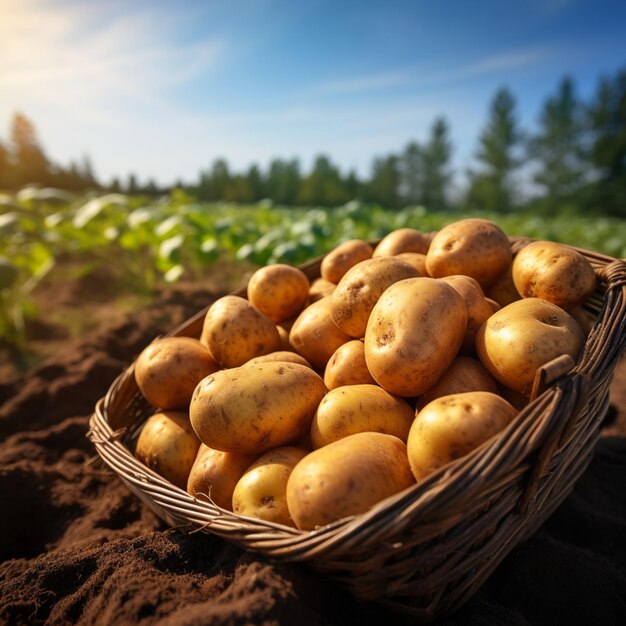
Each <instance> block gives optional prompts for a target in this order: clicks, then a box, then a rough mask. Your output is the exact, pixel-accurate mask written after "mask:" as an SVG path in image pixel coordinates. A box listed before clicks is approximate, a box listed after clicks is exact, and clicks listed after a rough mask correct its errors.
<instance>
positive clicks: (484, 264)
mask: <svg viewBox="0 0 626 626" xmlns="http://www.w3.org/2000/svg"><path fill="white" fill-rule="evenodd" d="M511 258H512V254H511V245H510V243H509V240H508V239H507V236H506V235H505V234H504V232H503V231H502V229H501V228H500V227H499V226H498V225H497V224H496V223H494V222H492V221H490V220H484V219H480V218H469V219H464V220H459V221H457V222H453V223H452V224H448V225H447V226H444V227H443V228H442V229H441V230H440V231H439V232H438V233H437V234H436V235H435V236H434V238H433V240H432V243H431V244H430V248H429V249H428V254H427V255H426V268H427V269H428V274H429V275H430V276H433V277H434V278H442V277H443V276H451V275H453V274H465V275H466V276H471V277H472V278H475V279H476V280H477V281H478V282H479V283H480V285H481V287H483V288H485V287H488V286H489V285H490V284H491V283H493V282H494V281H495V280H496V279H497V278H498V276H500V274H502V273H503V272H505V271H506V270H507V269H508V268H509V266H510V265H511Z"/></svg>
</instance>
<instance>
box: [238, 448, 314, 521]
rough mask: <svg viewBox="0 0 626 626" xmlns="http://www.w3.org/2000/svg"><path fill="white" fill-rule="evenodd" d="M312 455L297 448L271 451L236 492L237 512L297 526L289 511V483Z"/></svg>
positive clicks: (244, 479)
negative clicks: (295, 468) (290, 477)
mask: <svg viewBox="0 0 626 626" xmlns="http://www.w3.org/2000/svg"><path fill="white" fill-rule="evenodd" d="M307 454H308V452H306V451H305V450H301V449H300V448H296V447H293V446H284V447H281V448H276V449H274V450H270V451H269V452H266V453H265V454H264V455H262V456H261V457H260V458H259V459H258V460H257V461H255V462H254V463H253V464H252V465H251V466H250V467H249V468H248V469H247V470H246V472H245V473H244V474H243V476H242V477H241V478H240V479H239V482H238V483H237V485H236V486H235V489H234V491H233V500H232V505H233V512H234V513H236V514H237V515H244V516H245V517H255V518H257V519H262V520H265V521H266V522H274V523H275V524H283V525H285V526H295V524H294V522H293V520H292V519H291V516H290V515H289V509H288V508H287V481H288V480H289V476H290V475H291V472H292V471H293V468H294V467H295V466H296V465H297V463H298V462H299V461H301V460H302V459H303V458H304V457H305V456H306V455H307Z"/></svg>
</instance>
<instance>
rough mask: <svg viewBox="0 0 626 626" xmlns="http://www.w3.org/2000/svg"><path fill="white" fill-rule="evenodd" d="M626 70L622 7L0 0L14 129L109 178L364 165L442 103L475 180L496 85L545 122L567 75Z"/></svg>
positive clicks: (0, 47)
mask: <svg viewBox="0 0 626 626" xmlns="http://www.w3.org/2000/svg"><path fill="white" fill-rule="evenodd" d="M625 66H626V3H625V2H618V1H613V2H608V1H603V0H595V1H593V2H592V1H589V0H525V1H524V2H506V1H497V0H491V1H486V0H485V1H483V0H476V1H471V0H466V1H460V0H459V1H451V0H439V1H436V0H432V1H426V0H422V1H419V0H414V1H413V2H392V1H389V2H370V1H362V2H356V1H349V2H339V1H337V0H336V1H334V2H333V1H326V0H317V1H309V0H303V1H299V2H298V1H293V0H292V1H284V0H229V1H224V2H215V1H212V2H195V1H188V2H173V1H172V2H158V1H152V2H149V1H142V0H125V1H121V0H92V1H90V2H81V1H79V0H0V139H5V140H6V139H7V135H8V125H9V120H10V117H11V114H12V112H13V111H15V110H19V111H21V112H23V113H24V114H26V115H27V116H28V117H30V118H31V119H32V120H33V122H34V123H35V125H36V127H37V129H38V131H39V135H40V138H41V140H42V143H43V145H44V146H45V148H46V149H47V151H48V153H49V155H50V156H51V157H53V158H54V159H56V160H58V161H61V162H68V161H69V160H70V159H72V158H76V157H79V156H80V155H81V154H85V153H88V154H89V155H90V156H91V157H92V160H93V163H94V166H95V169H96V173H97V174H98V175H99V176H100V178H101V179H103V180H105V181H106V180H109V179H110V178H111V177H112V176H114V175H121V176H126V175H127V174H128V172H130V171H134V172H136V173H137V174H138V175H139V178H140V179H141V180H145V179H147V178H148V177H154V178H156V179H157V180H159V181H160V182H162V183H171V182H173V181H174V180H175V179H176V178H179V177H180V178H183V179H185V180H188V181H191V180H195V179H196V177H197V173H198V170H199V169H200V168H202V167H206V166H208V165H209V164H210V163H211V162H212V161H213V159H215V158H216V157H217V156H224V157H226V158H227V160H228V161H229V163H230V164H231V166H232V167H233V169H235V170H240V169H243V168H244V167H247V166H248V165H249V164H250V163H252V162H258V163H260V164H261V165H262V166H263V167H265V166H266V165H267V164H268V162H269V159H270V158H271V157H273V156H281V157H286V158H291V157H298V158H300V160H301V163H302V166H303V168H304V169H308V168H309V167H310V165H311V163H312V160H313V157H314V156H315V155H316V154H319V153H320V152H325V153H327V154H329V155H330V156H331V157H332V158H333V160H334V161H335V162H336V163H338V164H339V165H340V167H341V168H342V170H344V171H346V170H348V169H350V168H355V169H356V170H357V171H358V172H359V173H360V174H362V175H367V174H368V173H369V170H370V165H371V162H372V159H373V157H374V156H378V155H384V154H388V153H391V152H398V151H400V150H401V149H402V147H403V146H404V145H405V144H406V142H407V141H408V140H410V139H416V140H418V141H423V140H425V139H426V137H427V135H428V131H429V128H430V126H431V125H432V122H433V120H434V119H435V117H436V116H438V115H443V116H445V117H446V118H447V120H448V122H449V123H450V126H451V133H452V138H453V141H454V146H455V152H454V166H455V167H456V169H457V171H458V173H459V176H458V177H457V183H462V175H461V174H462V172H463V171H464V170H465V168H466V167H468V166H469V165H470V164H471V162H472V155H473V153H474V151H475V149H476V142H477V137H478V133H479V132H480V129H481V128H482V126H483V125H484V123H485V120H486V116H487V108H488V105H489V101H490V99H491V98H492V96H493V94H494V92H495V90H496V89H497V88H498V87H500V86H504V85H506V86H508V87H509V88H510V89H511V90H512V91H513V93H514V95H515V96H516V98H517V101H518V112H519V118H520V121H521V123H522V124H523V125H524V126H525V127H526V128H527V129H528V130H532V128H533V126H534V124H535V123H536V120H537V117H538V115H539V111H540V107H541V104H542V102H543V101H544V100H545V98H546V97H547V96H548V95H550V94H551V93H552V92H553V91H554V90H555V88H556V85H557V83H558V81H559V80H560V78H561V77H562V76H563V75H564V74H566V73H567V74H570V75H571V76H573V78H574V79H575V81H576V84H577V88H578V92H579V94H580V95H581V96H582V97H584V98H588V97H589V96H590V95H591V94H592V93H593V91H594V89H595V85H596V83H597V79H598V77H599V76H600V75H605V74H611V73H614V72H615V71H617V70H618V69H619V68H621V67H625Z"/></svg>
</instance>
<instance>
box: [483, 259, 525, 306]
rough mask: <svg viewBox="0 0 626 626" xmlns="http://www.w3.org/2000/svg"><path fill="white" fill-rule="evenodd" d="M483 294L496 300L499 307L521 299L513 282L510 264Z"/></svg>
mask: <svg viewBox="0 0 626 626" xmlns="http://www.w3.org/2000/svg"><path fill="white" fill-rule="evenodd" d="M485 295H486V296H487V297H488V298H491V299H492V300H494V301H495V302H497V303H498V304H499V305H500V306H501V307H503V306H506V305H507V304H511V302H516V301H517V300H520V299H521V297H522V296H520V295H519V292H518V291H517V289H516V288H515V284H514V283H513V266H512V265H511V266H510V267H509V268H508V269H507V270H506V271H505V272H503V273H502V274H500V276H498V278H496V280H495V282H493V283H491V285H489V287H487V289H485Z"/></svg>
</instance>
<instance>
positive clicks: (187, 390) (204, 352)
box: [134, 337, 219, 410]
mask: <svg viewBox="0 0 626 626" xmlns="http://www.w3.org/2000/svg"><path fill="white" fill-rule="evenodd" d="M218 369H219V365H218V364H217V363H216V361H215V359H214V358H213V356H212V355H211V352H210V351H209V350H208V349H207V348H206V346H203V345H202V344H201V343H200V342H199V341H198V340H197V339H192V338H191V337H163V338H162V339H157V340H156V341H154V342H153V343H151V344H150V345H149V346H148V347H147V348H145V349H144V351H143V352H142V353H141V354H140V355H139V357H138V358H137V361H136V362H135V369H134V372H135V381H136V382H137V387H139V391H141V393H142V394H143V396H144V397H145V398H146V400H148V402H149V403H150V404H152V406H155V407H158V408H160V409H164V410H167V409H185V410H186V409H187V408H188V407H189V402H190V401H191V396H192V394H193V390H194V389H195V388H196V385H197V384H198V383H199V382H200V381H201V380H202V379H203V378H204V377H205V376H208V375H209V374H212V373H213V372H216V371H217V370H218Z"/></svg>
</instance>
